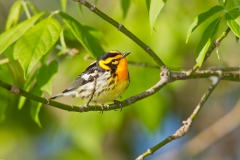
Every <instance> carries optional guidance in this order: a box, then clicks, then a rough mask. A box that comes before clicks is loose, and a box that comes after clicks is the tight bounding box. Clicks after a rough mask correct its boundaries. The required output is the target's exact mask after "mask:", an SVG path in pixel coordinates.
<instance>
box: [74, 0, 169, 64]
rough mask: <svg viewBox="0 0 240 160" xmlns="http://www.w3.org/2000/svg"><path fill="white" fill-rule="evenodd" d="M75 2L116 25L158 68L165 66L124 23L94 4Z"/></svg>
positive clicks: (84, 0)
mask: <svg viewBox="0 0 240 160" xmlns="http://www.w3.org/2000/svg"><path fill="white" fill-rule="evenodd" d="M73 1H75V2H79V3H81V4H82V5H84V6H85V7H87V8H89V9H90V10H91V11H92V12H93V13H95V14H97V15H98V16H99V17H101V18H102V19H104V20H105V21H107V22H108V23H110V24H111V25H113V26H114V27H116V28H117V29H118V30H119V31H121V32H122V33H123V34H125V35H126V36H127V37H129V38H130V39H131V40H133V41H134V42H135V43H136V44H138V45H139V46H140V47H141V48H142V49H143V50H144V51H146V52H147V53H148V54H149V55H150V56H151V57H152V59H153V60H154V61H155V62H156V63H157V65H158V68H161V67H162V66H165V64H164V63H163V61H162V60H161V59H160V58H159V57H158V56H157V54H156V53H155V52H154V51H153V50H152V49H151V48H150V47H149V46H148V45H146V44H145V43H144V42H143V41H141V40H140V39H139V38H138V37H136V36H135V35H134V34H133V33H132V32H130V31H129V30H128V29H127V28H126V27H124V25H122V24H121V23H118V22H117V21H115V20H114V19H112V18H111V17H109V16H108V15H106V14H105V13H103V12H102V11H100V10H99V9H98V8H97V7H96V6H95V5H93V4H91V3H89V2H88V1H86V0H73Z"/></svg>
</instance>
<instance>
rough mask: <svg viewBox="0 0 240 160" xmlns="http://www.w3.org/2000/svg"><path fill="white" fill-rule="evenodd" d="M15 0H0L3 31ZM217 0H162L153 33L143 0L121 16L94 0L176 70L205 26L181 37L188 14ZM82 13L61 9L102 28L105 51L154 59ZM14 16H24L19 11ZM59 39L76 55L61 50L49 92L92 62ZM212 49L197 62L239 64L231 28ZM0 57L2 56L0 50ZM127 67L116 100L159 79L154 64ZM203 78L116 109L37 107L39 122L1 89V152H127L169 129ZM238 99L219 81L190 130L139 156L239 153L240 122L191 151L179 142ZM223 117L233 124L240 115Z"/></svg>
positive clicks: (49, 157)
mask: <svg viewBox="0 0 240 160" xmlns="http://www.w3.org/2000/svg"><path fill="white" fill-rule="evenodd" d="M14 2H15V1H14V0H0V24H1V25H0V31H1V32H3V30H4V26H5V23H6V19H7V16H8V13H9V10H10V7H11V5H12V4H13V3H14ZM31 2H33V3H34V4H35V5H36V7H37V8H38V9H39V10H40V11H50V12H51V11H55V10H60V9H61V5H60V1H46V0H42V1H37V0H32V1H31ZM91 2H92V3H94V1H91ZM217 4H218V2H217V0H202V1H177V0H172V1H168V2H167V4H166V5H165V6H164V8H163V10H162V11H161V13H160V15H159V17H158V19H157V21H156V24H155V27H154V28H155V29H154V31H153V33H152V34H151V31H150V27H149V19H148V11H147V8H146V4H145V1H144V0H139V1H136V0H132V1H131V5H130V8H129V11H128V13H127V16H126V18H123V12H122V9H121V1H120V0H117V1H108V0H99V1H98V3H97V4H96V6H97V7H98V8H99V9H100V10H102V11H103V12H104V13H106V14H107V15H109V16H110V17H112V18H113V19H115V20H116V21H118V22H120V23H122V24H124V26H125V27H127V28H128V29H129V30H130V31H131V32H133V33H134V34H135V35H136V36H137V37H139V38H140V39H141V40H142V41H143V42H145V43H146V44H148V45H149V46H150V47H151V48H152V49H153V50H154V51H155V52H156V53H157V55H158V56H159V57H160V58H161V59H162V60H163V62H164V63H165V64H166V65H167V66H168V67H169V68H170V69H173V70H180V69H187V68H190V67H191V66H193V65H194V64H195V51H196V48H197V44H198V42H199V40H200V38H201V35H202V33H203V31H204V29H205V27H206V25H203V26H201V27H200V28H198V29H197V30H196V31H195V32H194V33H193V35H192V36H191V38H190V41H189V43H187V44H186V43H185V40H186V34H187V30H188V27H189V26H190V24H191V23H192V21H193V19H194V17H196V16H197V15H198V14H200V13H202V12H204V11H206V10H208V9H209V8H210V7H212V6H214V5H217ZM82 12H83V13H81V11H80V10H79V7H78V4H77V3H76V2H73V1H71V0H69V1H68V4H67V13H68V14H70V15H72V16H73V17H74V18H76V19H77V20H78V21H79V22H80V23H82V24H87V25H89V26H92V27H94V28H96V29H98V30H100V31H101V32H102V35H103V38H104V40H103V41H102V42H101V43H102V46H103V47H104V49H105V50H106V51H108V50H114V49H117V50H120V51H122V52H126V51H131V52H132V53H131V54H130V55H129V56H128V60H131V61H136V62H146V63H149V64H153V65H154V61H153V60H152V59H151V58H150V57H149V56H148V55H147V54H146V53H145V52H144V51H143V50H142V49H141V48H140V47H139V46H137V45H136V44H135V43H134V42H133V41H131V40H130V39H129V38H128V37H126V36H125V35H123V34H122V33H121V32H119V31H118V30H117V29H116V28H114V27H113V26H111V25H110V24H108V23H107V22H105V21H104V20H103V19H101V18H99V17H98V16H97V15H95V14H93V13H92V12H90V11H89V10H88V9H86V8H84V7H83V8H82ZM21 19H25V15H24V16H22V17H21ZM225 29H226V25H225V24H222V25H221V26H220V29H219V33H218V35H220V34H221V32H223V31H224V30H225ZM0 43H1V42H0ZM66 43H67V45H68V46H70V47H74V48H77V49H78V50H79V54H78V55H76V56H74V57H70V56H67V55H65V56H62V57H60V58H59V59H58V64H59V69H58V73H57V75H56V77H55V78H54V84H53V89H52V90H53V94H56V93H58V92H61V91H62V90H63V89H64V88H65V87H67V86H68V85H69V84H70V83H71V82H72V81H73V80H74V79H75V78H76V77H77V76H78V74H80V73H81V72H82V71H84V69H85V68H86V67H87V66H88V65H89V64H90V63H91V62H92V61H93V60H85V59H84V57H85V56H86V55H87V54H88V53H87V51H86V50H84V48H83V47H82V46H81V45H80V44H79V43H78V42H76V41H73V40H70V39H69V40H67V41H66ZM52 54H56V53H52ZM219 54H220V58H221V59H218V58H217V54H216V52H213V54H212V55H211V57H210V58H209V59H208V60H207V61H206V63H205V64H204V66H203V67H209V66H240V54H239V43H236V41H235V37H234V36H233V34H232V33H230V34H229V35H228V37H227V38H225V39H224V40H223V42H222V43H221V45H220V47H219ZM0 58H1V59H2V58H4V57H3V56H0ZM129 72H130V76H131V83H130V86H129V88H128V90H127V91H126V92H125V94H124V95H123V96H122V98H121V99H122V100H123V99H125V98H127V97H130V96H133V95H136V94H138V93H141V92H143V91H145V90H146V89H148V88H149V87H151V86H153V85H154V84H155V83H156V82H157V81H158V80H159V70H158V69H154V68H144V67H139V66H134V65H129ZM10 73H11V72H10V70H9V67H8V65H7V64H6V65H1V70H0V78H1V80H3V81H5V82H8V83H10V84H19V83H24V82H15V81H14V79H13V77H12V76H11V74H10ZM210 83H211V82H210V80H208V79H199V80H188V81H177V82H174V83H171V84H168V85H167V86H166V87H164V88H163V89H161V90H160V91H159V92H157V93H156V94H154V95H153V96H150V97H148V98H146V99H143V100H141V101H139V102H137V103H135V104H132V105H131V106H128V107H126V108H124V109H123V110H122V112H120V110H118V111H109V112H104V113H103V114H100V113H98V112H88V113H73V112H67V111H63V110H60V109H57V108H53V107H51V106H43V107H42V108H41V111H40V115H39V117H40V122H41V124H42V127H41V128H40V127H39V126H38V125H37V124H36V123H35V122H34V121H33V120H32V119H31V117H30V106H31V104H30V101H27V102H26V104H25V105H24V107H23V108H22V109H21V110H18V108H17V105H18V103H19V96H17V95H12V94H10V93H8V92H7V91H5V90H4V89H2V88H0V106H1V107H0V109H1V110H4V112H5V114H4V115H3V116H2V118H1V123H0V159H4V160H19V159H24V160H33V159H34V160H42V159H44V160H53V159H59V160H68V159H87V160H96V159H101V160H128V159H134V158H136V157H138V156H139V155H140V154H142V153H143V152H145V151H146V150H147V148H150V147H153V146H154V145H156V144H157V143H159V142H160V141H162V140H163V139H165V138H166V137H167V136H169V135H171V134H173V133H174V132H175V131H176V130H177V129H178V128H179V127H180V126H181V125H182V121H183V120H185V119H187V117H188V116H189V115H190V114H191V112H192V111H193V110H194V108H195V107H196V106H197V104H198V102H199V100H200V98H201V96H202V95H203V93H204V92H205V91H206V90H207V88H208V86H209V85H210ZM45 97H50V95H45ZM121 99H120V100H121ZM239 99H240V85H239V83H237V82H226V81H222V82H221V83H220V84H219V86H218V87H217V88H216V90H215V91H214V92H213V94H212V95H211V97H210V99H209V100H208V101H207V103H206V104H205V105H204V107H203V109H202V110H201V112H200V114H199V115H198V116H197V118H196V120H195V121H194V123H193V125H192V127H191V129H190V130H189V132H188V133H187V134H186V135H185V136H184V137H183V138H181V139H179V140H176V141H173V142H171V143H169V144H167V145H166V146H164V147H163V148H162V149H160V150H158V151H157V152H156V153H154V155H152V156H149V157H147V158H146V159H147V160H150V159H151V160H157V159H184V160H186V159H193V160H198V159H219V160H225V159H240V152H239V149H240V140H239V134H240V128H239V127H235V128H233V129H232V130H229V132H227V133H226V135H224V136H222V137H221V138H219V139H218V140H217V141H214V142H213V143H211V144H209V145H208V146H207V147H206V148H205V149H204V150H200V151H198V152H194V154H192V152H191V149H193V148H190V149H187V147H185V146H187V145H188V143H189V142H190V141H191V140H192V139H193V138H195V136H197V135H198V134H199V133H201V132H202V131H204V130H205V129H207V128H208V127H209V126H211V125H212V124H214V123H215V122H216V121H218V119H220V118H221V117H223V116H224V115H225V114H227V113H228V112H229V111H230V110H232V108H234V107H237V105H236V104H237V101H239ZM57 101H59V102H62V103H66V104H74V105H77V104H82V102H81V100H78V99H72V98H61V99H58V100H57ZM5 109H6V110H5ZM229 123H230V124H231V123H240V121H238V122H235V121H230V122H229ZM230 124H229V125H230ZM238 125H239V124H237V126H238ZM223 128H224V127H223ZM218 132H221V128H218ZM209 134H210V135H212V137H215V134H213V133H211V132H209ZM208 141H209V139H208V138H203V139H201V141H200V142H201V143H204V142H206V143H207V142H208ZM198 142H199V141H198ZM184 147H185V148H184ZM198 147H200V144H198V143H196V144H195V145H194V149H198Z"/></svg>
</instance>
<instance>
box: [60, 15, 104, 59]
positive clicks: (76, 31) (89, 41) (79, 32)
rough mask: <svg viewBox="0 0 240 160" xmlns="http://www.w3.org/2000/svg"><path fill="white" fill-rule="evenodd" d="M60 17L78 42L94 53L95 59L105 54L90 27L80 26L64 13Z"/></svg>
mask: <svg viewBox="0 0 240 160" xmlns="http://www.w3.org/2000/svg"><path fill="white" fill-rule="evenodd" d="M59 15H60V16H61V17H62V19H63V21H64V22H65V23H66V25H67V26H68V28H69V29H70V30H71V32H72V33H73V35H74V36H75V37H76V38H77V40H78V41H79V42H80V43H81V44H82V45H83V46H84V47H85V49H87V50H88V51H89V52H90V53H92V54H93V56H94V57H96V58H98V57H100V56H101V55H102V54H103V53H104V50H103V48H102V47H101V45H100V44H99V40H98V39H97V38H95V37H94V36H93V35H92V34H91V32H90V31H89V27H88V26H84V25H82V24H80V23H79V22H78V21H76V20H75V19H74V18H72V17H71V16H69V15H68V14H66V13H64V12H60V13H59Z"/></svg>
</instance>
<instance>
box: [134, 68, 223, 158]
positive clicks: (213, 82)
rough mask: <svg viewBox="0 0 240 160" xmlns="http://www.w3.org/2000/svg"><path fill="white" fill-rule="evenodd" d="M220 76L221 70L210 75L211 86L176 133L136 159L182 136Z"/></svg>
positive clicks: (150, 153)
mask: <svg viewBox="0 0 240 160" xmlns="http://www.w3.org/2000/svg"><path fill="white" fill-rule="evenodd" d="M221 77H222V72H219V76H218V77H212V78H211V80H212V84H211V86H210V87H209V88H208V90H207V91H206V93H205V94H204V95H203V97H202V98H201V100H200V102H199V103H198V105H197V107H196V108H195V109H194V111H193V113H192V114H191V115H190V117H188V119H187V120H186V121H183V126H182V127H181V128H179V129H178V130H177V131H176V133H174V134H173V135H171V136H169V137H167V138H166V139H164V140H163V141H162V142H160V143H158V144H157V145H156V146H154V147H152V148H149V149H148V150H147V151H146V152H144V153H143V154H142V155H140V156H139V157H138V158H137V160H143V159H144V158H145V157H147V156H149V155H152V154H153V153H154V152H156V151H157V150H158V149H160V148H161V147H163V146H164V145H166V144H168V143H169V142H171V141H173V140H175V139H178V138H181V137H183V136H184V135H185V134H186V133H187V131H188V130H189V128H190V126H191V124H192V122H193V121H194V119H195V118H196V116H197V114H198V113H199V111H200V110H201V108H202V107H203V105H204V104H205V102H206V101H207V100H208V98H209V96H210V95H211V93H212V92H213V90H214V89H215V88H216V86H217V85H218V83H219V82H220V80H221Z"/></svg>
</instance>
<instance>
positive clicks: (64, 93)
mask: <svg viewBox="0 0 240 160" xmlns="http://www.w3.org/2000/svg"><path fill="white" fill-rule="evenodd" d="M65 96H72V97H75V96H76V91H75V90H74V91H69V92H63V93H59V94H56V95H55V96H52V97H51V98H50V99H56V98H60V97H65Z"/></svg>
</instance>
